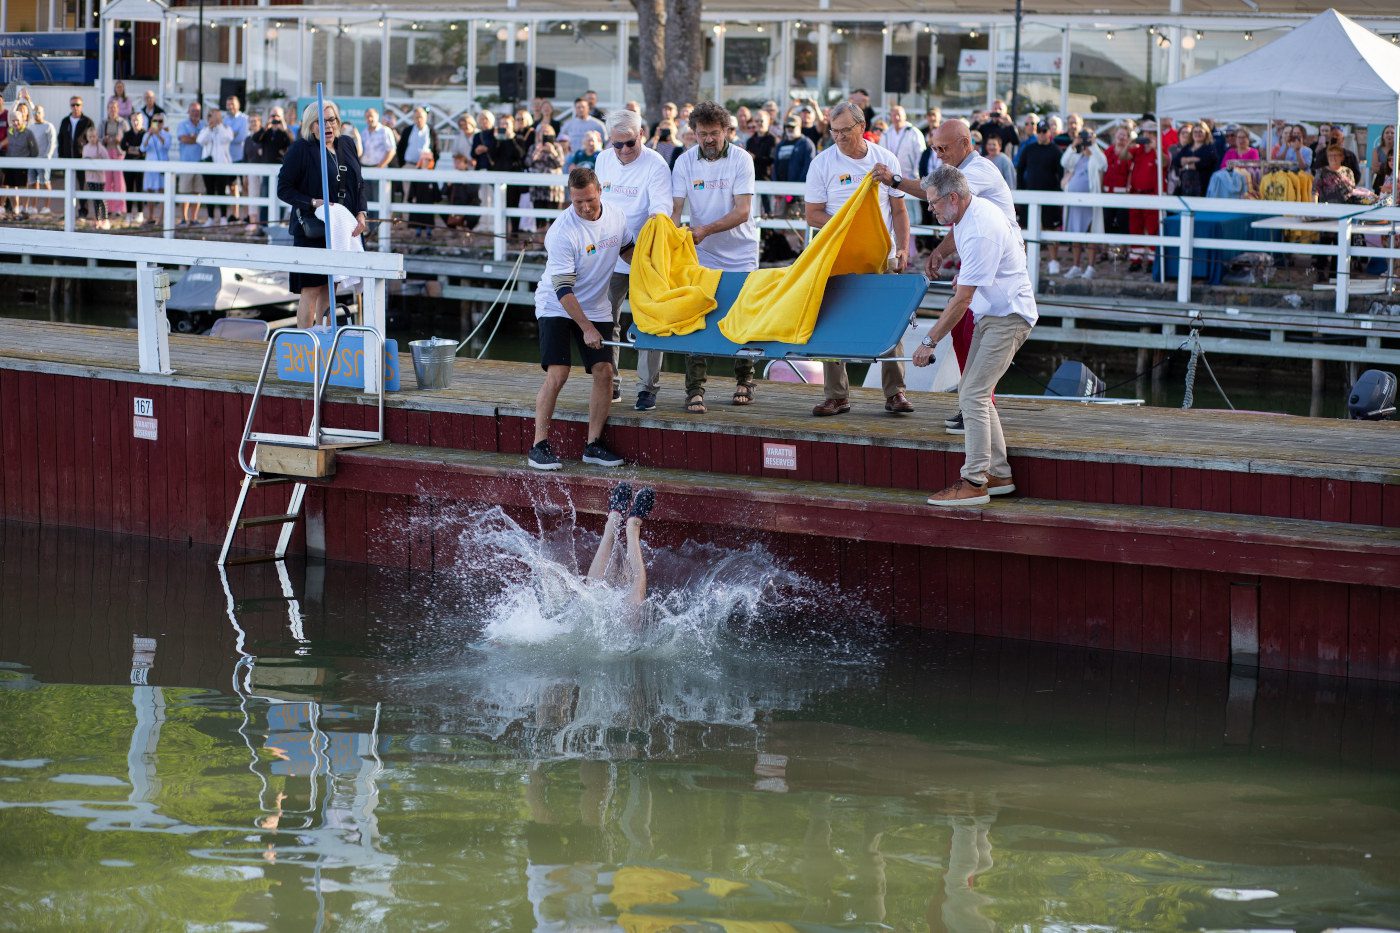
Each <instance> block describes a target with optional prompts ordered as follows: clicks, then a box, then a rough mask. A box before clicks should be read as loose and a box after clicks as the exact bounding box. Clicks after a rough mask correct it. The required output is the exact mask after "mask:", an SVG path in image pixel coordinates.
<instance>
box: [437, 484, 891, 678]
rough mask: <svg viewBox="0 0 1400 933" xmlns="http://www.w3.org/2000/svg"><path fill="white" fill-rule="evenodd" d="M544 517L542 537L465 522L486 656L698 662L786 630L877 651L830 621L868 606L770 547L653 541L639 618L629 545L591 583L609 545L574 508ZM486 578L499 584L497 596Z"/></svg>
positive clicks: (496, 512) (467, 571)
mask: <svg viewBox="0 0 1400 933" xmlns="http://www.w3.org/2000/svg"><path fill="white" fill-rule="evenodd" d="M534 518H535V524H536V528H535V529H534V530H527V529H526V528H524V527H522V526H521V524H520V523H519V522H517V521H516V520H515V519H513V518H512V517H511V516H510V515H509V514H507V513H506V512H505V511H504V510H503V509H500V508H489V509H485V510H480V511H477V512H473V513H467V514H466V515H465V516H460V517H459V520H461V521H463V526H462V531H461V534H460V538H459V545H460V553H461V557H460V558H459V560H458V563H457V575H458V577H459V579H461V578H469V579H470V580H472V581H477V592H476V593H475V596H474V599H473V602H475V603H476V605H477V607H478V610H477V611H478V614H479V616H478V617H479V624H480V627H481V637H480V639H479V641H478V642H477V646H478V647H479V648H481V649H483V650H489V649H497V648H531V649H535V650H538V651H540V652H543V653H556V654H567V655H575V654H579V653H582V654H583V655H586V656H599V657H601V656H608V655H618V654H635V653H637V652H643V653H646V654H648V655H651V656H662V657H678V658H687V659H691V660H695V659H698V658H705V657H710V656H712V655H714V654H716V653H724V652H728V651H731V650H733V649H735V648H736V647H738V646H744V647H748V648H752V647H754V645H755V644H756V643H758V642H766V641H772V640H773V639H772V636H774V635H775V634H776V633H778V632H782V633H783V641H784V643H785V644H790V643H791V642H792V641H794V640H795V641H796V642H797V643H799V644H801V643H804V642H805V643H810V642H813V641H815V642H816V643H818V644H820V645H821V646H822V648H823V650H824V651H826V652H827V653H829V654H832V655H844V654H847V653H850V652H856V653H864V652H865V651H866V650H868V648H869V647H870V645H871V638H872V637H873V634H874V633H872V632H871V631H868V630H867V631H865V632H863V633H862V634H861V636H860V637H859V638H853V637H850V636H849V635H848V634H846V633H843V632H841V631H839V629H838V628H837V627H835V626H833V625H832V624H831V623H830V622H829V621H825V620H830V619H831V618H832V617H833V616H836V617H844V618H847V619H864V620H869V619H870V618H871V613H870V611H869V610H868V609H867V608H866V607H865V606H863V605H861V604H860V603H859V601H857V600H854V599H850V598H846V597H843V596H842V595H841V594H840V593H838V592H836V591H835V590H834V589H832V588H831V587H828V586H825V585H823V584H820V583H817V582H815V581H813V580H811V579H809V578H808V577H805V576H804V575H802V574H801V573H798V572H797V571H795V570H794V569H792V568H791V567H790V566H789V565H788V564H787V563H786V562H785V561H783V560H782V559H780V558H779V557H777V556H776V555H774V554H773V553H771V552H770V551H769V550H768V549H767V548H765V547H764V546H762V545H761V544H757V543H746V544H743V545H739V546H736V547H733V548H723V547H719V546H716V545H713V544H706V543H701V542H695V541H687V542H686V543H685V544H683V545H681V546H679V547H674V548H671V547H654V546H652V545H650V544H648V543H647V542H646V538H645V533H644V535H643V544H642V549H643V556H644V559H645V561H646V565H647V568H648V569H647V577H648V584H649V589H648V596H647V599H646V602H645V603H644V605H643V606H642V607H641V608H640V610H638V609H637V608H635V607H633V606H632V605H631V604H630V602H629V596H630V592H631V583H630V580H629V579H628V573H627V567H626V561H625V560H624V555H623V544H622V542H621V540H620V536H619V541H618V542H617V544H616V545H615V547H614V549H613V553H612V554H611V555H610V558H609V563H608V570H609V572H608V575H607V578H606V582H604V581H594V580H589V579H587V577H586V575H585V572H584V571H585V568H586V567H587V566H588V563H589V561H590V560H591V559H592V555H593V552H594V550H595V549H596V548H597V546H598V541H599V537H600V536H599V535H598V534H597V533H595V532H592V531H588V530H586V529H583V528H581V527H579V526H578V525H577V523H576V521H575V519H576V515H575V513H574V512H573V510H572V509H569V508H562V509H561V508H558V507H553V506H550V507H545V506H542V507H539V508H537V509H536V511H535V515H534ZM438 519H439V520H442V516H441V515H439V516H438ZM483 581H495V587H494V589H493V588H491V587H490V584H489V583H486V585H485V586H484V587H483V586H482V582H483ZM819 619H820V620H823V621H822V622H821V623H820V624H819V625H814V624H813V623H814V621H815V620H819ZM882 622H883V620H878V621H877V622H876V623H875V624H874V628H875V629H876V630H878V629H880V628H881V627H882V626H881V623H882ZM876 637H877V636H876ZM877 640H878V637H877Z"/></svg>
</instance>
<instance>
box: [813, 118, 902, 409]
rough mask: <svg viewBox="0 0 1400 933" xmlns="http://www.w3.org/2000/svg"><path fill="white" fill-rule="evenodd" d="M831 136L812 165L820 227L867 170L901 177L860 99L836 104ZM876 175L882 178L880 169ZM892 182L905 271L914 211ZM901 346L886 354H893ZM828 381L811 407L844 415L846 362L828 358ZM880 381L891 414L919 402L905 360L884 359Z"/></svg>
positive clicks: (887, 202)
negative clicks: (907, 387)
mask: <svg viewBox="0 0 1400 933" xmlns="http://www.w3.org/2000/svg"><path fill="white" fill-rule="evenodd" d="M828 126H829V127H830V129H831V138H832V139H833V140H835V141H836V145H834V146H832V147H830V148H828V149H823V150H822V151H821V152H819V153H817V157H816V158H815V159H813V160H812V165H811V167H809V168H808V169H807V190H806V200H807V223H808V224H809V225H810V226H813V227H817V228H821V227H825V226H826V225H827V224H828V223H830V222H831V219H832V218H833V217H834V216H836V213H837V212H838V211H839V210H840V209H841V206H842V205H843V204H845V203H846V202H847V201H848V200H850V197H851V195H852V194H854V193H855V191H856V189H857V188H859V187H860V183H861V181H862V180H863V179H864V178H865V176H866V175H869V174H871V173H872V172H876V170H877V169H879V168H881V167H883V168H884V169H885V173H884V174H885V176H886V177H888V178H893V179H896V180H897V179H899V178H900V175H899V173H900V166H899V159H897V158H896V157H895V154H894V153H893V152H890V151H889V150H888V149H886V148H884V147H883V146H880V145H877V144H875V143H872V142H870V141H869V140H867V139H865V138H864V137H863V136H862V133H864V131H865V114H864V112H863V111H862V109H861V107H860V104H859V103H857V102H856V101H855V100H848V101H842V102H841V103H839V104H837V105H836V106H835V107H832V108H831V116H830V117H829V119H828ZM875 177H876V178H877V179H879V178H880V177H881V175H880V174H878V173H877V174H876V175H875ZM889 185H890V182H888V181H887V182H886V183H885V185H881V187H880V189H879V195H880V213H881V214H882V215H883V216H884V218H885V226H886V227H888V228H889V231H890V239H891V240H892V241H893V244H892V245H893V249H892V252H891V254H890V257H889V260H888V262H887V268H888V269H889V271H890V272H903V271H904V269H905V267H906V266H907V265H908V263H909V213H908V211H906V210H905V207H904V193H903V192H902V191H899V190H895V189H893V187H892V186H891V187H887V186H889ZM897 349H899V348H898V346H895V347H892V348H891V349H890V351H889V352H888V353H886V354H885V356H894V355H895V352H894V351H895V350H897ZM823 370H824V375H823V383H824V385H825V389H826V398H825V399H824V400H823V401H822V403H821V404H820V405H817V406H816V407H815V408H813V409H812V414H814V415H817V416H818V417H826V416H830V415H840V414H843V413H845V412H848V411H850V410H851V402H850V395H851V383H850V380H849V379H848V378H847V376H846V364H845V363H824V364H823ZM880 386H881V388H882V389H883V390H884V393H885V411H887V412H889V413H890V414H892V415H904V414H908V413H910V412H912V411H913V410H914V406H913V405H912V404H910V402H909V399H908V398H907V397H905V395H904V365H903V364H902V363H881V364H880Z"/></svg>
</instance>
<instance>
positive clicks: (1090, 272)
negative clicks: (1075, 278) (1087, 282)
mask: <svg viewBox="0 0 1400 933" xmlns="http://www.w3.org/2000/svg"><path fill="white" fill-rule="evenodd" d="M1093 277H1094V267H1093V266H1085V267H1084V273H1083V274H1082V275H1081V276H1080V278H1083V279H1092V278H1093Z"/></svg>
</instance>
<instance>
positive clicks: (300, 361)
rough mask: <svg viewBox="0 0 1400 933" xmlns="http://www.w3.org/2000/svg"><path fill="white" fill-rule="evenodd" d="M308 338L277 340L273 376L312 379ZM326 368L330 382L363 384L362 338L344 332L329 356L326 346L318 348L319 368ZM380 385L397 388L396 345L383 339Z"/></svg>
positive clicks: (352, 386)
mask: <svg viewBox="0 0 1400 933" xmlns="http://www.w3.org/2000/svg"><path fill="white" fill-rule="evenodd" d="M314 352H315V351H313V350H312V349H311V338H310V337H308V336H306V335H305V334H293V335H292V336H290V337H284V338H283V339H281V340H279V341H278V343H277V378H278V379H281V380H283V381H284V382H310V381H311V380H312V379H313V378H314V371H315V365H316V359H315V357H314V356H313V355H312V354H313V353H314ZM328 366H329V367H330V374H331V375H330V380H329V381H330V384H331V385H333V386H341V387H342V388H346V389H363V388H364V387H365V368H364V367H365V340H364V335H362V334H346V335H345V336H344V337H342V338H341V339H340V343H339V344H338V345H337V346H336V348H335V359H334V360H332V359H331V358H330V346H329V341H327V345H326V348H325V349H323V350H322V351H321V369H322V371H324V370H325V369H326V367H328ZM383 374H384V388H385V390H386V391H389V392H396V391H398V388H399V344H398V341H396V340H386V341H384V368H383Z"/></svg>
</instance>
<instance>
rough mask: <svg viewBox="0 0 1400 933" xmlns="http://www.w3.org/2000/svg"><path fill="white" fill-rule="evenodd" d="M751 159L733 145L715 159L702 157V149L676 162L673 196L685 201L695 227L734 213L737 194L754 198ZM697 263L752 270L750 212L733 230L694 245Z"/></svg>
mask: <svg viewBox="0 0 1400 933" xmlns="http://www.w3.org/2000/svg"><path fill="white" fill-rule="evenodd" d="M754 188H755V182H754V172H753V156H751V155H749V154H748V153H747V152H745V151H744V150H743V149H740V148H739V147H738V146H735V145H733V144H732V143H731V144H729V145H726V146H725V148H724V155H722V156H720V157H719V158H718V159H715V160H714V161H712V162H711V161H707V160H705V159H702V158H700V147H699V146H691V147H690V148H689V149H687V150H686V151H685V152H683V153H681V155H680V158H678V159H676V167H675V168H674V169H672V171H671V196H672V197H676V198H685V199H686V200H687V201H688V202H689V207H690V223H691V226H693V227H698V226H700V225H701V224H708V223H713V222H715V221H716V220H719V219H720V218H721V217H723V216H724V215H725V214H728V213H729V212H730V211H731V210H733V209H734V199H735V198H736V197H738V196H739V195H744V194H750V195H751V194H753V193H754ZM695 253H696V255H697V257H698V258H699V260H700V265H702V266H704V267H705V268H707V269H720V270H722V271H725V272H751V271H752V270H754V269H757V268H758V224H756V223H754V220H753V216H752V213H750V216H749V217H748V218H746V219H745V220H744V222H743V223H741V224H739V226H737V227H733V228H731V229H729V230H724V231H721V232H719V233H714V234H711V235H710V236H707V237H705V239H704V240H702V241H701V242H700V243H698V244H697V245H696V247H695Z"/></svg>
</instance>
